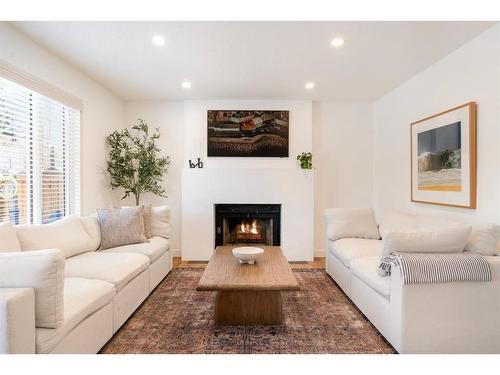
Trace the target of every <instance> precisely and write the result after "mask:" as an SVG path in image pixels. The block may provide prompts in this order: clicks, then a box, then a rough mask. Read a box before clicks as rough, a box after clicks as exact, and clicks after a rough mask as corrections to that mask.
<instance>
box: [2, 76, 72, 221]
mask: <svg viewBox="0 0 500 375" xmlns="http://www.w3.org/2000/svg"><path fill="white" fill-rule="evenodd" d="M79 212H80V111H79V110H78V109H75V108H72V107H70V106H68V105H65V104H63V103H61V102H59V101H57V100H54V99H53V98H50V97H47V96H45V95H42V94H40V93H38V92H35V91H33V90H31V89H30V88H27V87H24V86H21V85H19V84H17V83H15V82H13V81H11V80H8V79H5V78H2V77H0V221H1V222H11V223H13V224H29V223H35V224H38V223H43V224H45V223H50V222H52V221H55V220H57V219H60V218H61V217H64V216H67V215H70V214H73V213H77V214H78V213H79Z"/></svg>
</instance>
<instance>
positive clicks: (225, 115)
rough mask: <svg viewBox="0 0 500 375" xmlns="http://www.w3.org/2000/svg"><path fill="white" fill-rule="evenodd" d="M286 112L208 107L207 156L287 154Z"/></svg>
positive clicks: (287, 117)
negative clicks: (213, 108) (209, 108)
mask: <svg viewBox="0 0 500 375" xmlns="http://www.w3.org/2000/svg"><path fill="white" fill-rule="evenodd" d="M289 124H290V111H287V110H234V109H231V110H208V111H207V156H208V157H277V158H287V157H288V156H289Z"/></svg>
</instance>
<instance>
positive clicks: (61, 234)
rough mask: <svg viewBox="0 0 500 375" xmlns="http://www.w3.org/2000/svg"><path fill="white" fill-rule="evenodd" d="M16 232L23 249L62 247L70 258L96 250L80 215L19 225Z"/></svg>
mask: <svg viewBox="0 0 500 375" xmlns="http://www.w3.org/2000/svg"><path fill="white" fill-rule="evenodd" d="M16 232H17V237H18V238H19V242H20V244H21V249H22V250H23V251H26V250H28V251H31V250H42V249H60V250H62V252H63V253H64V256H65V257H66V258H69V257H72V256H74V255H78V254H81V253H84V252H87V251H92V250H94V249H93V248H92V246H93V245H92V239H91V238H90V236H89V235H88V233H87V231H86V230H85V227H84V226H83V223H82V221H81V219H80V218H79V217H78V216H68V217H65V218H63V219H60V220H57V221H55V222H53V223H50V224H39V225H18V226H17V227H16Z"/></svg>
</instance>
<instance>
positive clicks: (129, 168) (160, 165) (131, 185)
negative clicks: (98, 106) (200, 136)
mask: <svg viewBox="0 0 500 375" xmlns="http://www.w3.org/2000/svg"><path fill="white" fill-rule="evenodd" d="M159 138H160V130H159V129H158V128H156V129H155V130H154V131H153V132H151V133H150V130H149V126H148V124H147V123H146V122H145V121H144V120H141V119H139V120H138V121H137V123H136V124H135V125H133V126H132V128H131V129H124V130H121V131H114V132H113V133H111V134H110V135H108V136H107V137H106V144H107V145H108V146H109V157H108V160H107V171H108V172H109V174H110V176H111V188H112V189H116V188H122V189H124V191H125V194H124V196H123V197H122V199H125V198H126V197H128V196H129V195H130V194H133V195H134V197H135V203H136V205H139V200H140V197H141V194H142V193H145V192H150V193H153V194H156V195H159V196H160V197H166V193H165V189H163V187H162V186H161V182H162V179H163V175H164V174H166V173H167V171H168V166H169V164H170V158H169V157H168V156H162V155H161V154H160V149H159V148H158V146H157V141H158V139H159Z"/></svg>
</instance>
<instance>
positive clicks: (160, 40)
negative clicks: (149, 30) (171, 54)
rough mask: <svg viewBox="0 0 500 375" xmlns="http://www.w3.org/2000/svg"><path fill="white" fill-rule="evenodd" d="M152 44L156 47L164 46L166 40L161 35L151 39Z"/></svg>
mask: <svg viewBox="0 0 500 375" xmlns="http://www.w3.org/2000/svg"><path fill="white" fill-rule="evenodd" d="M151 43H153V44H154V45H155V46H164V45H165V38H164V37H163V36H161V35H160V34H156V35H153V37H152V38H151Z"/></svg>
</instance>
